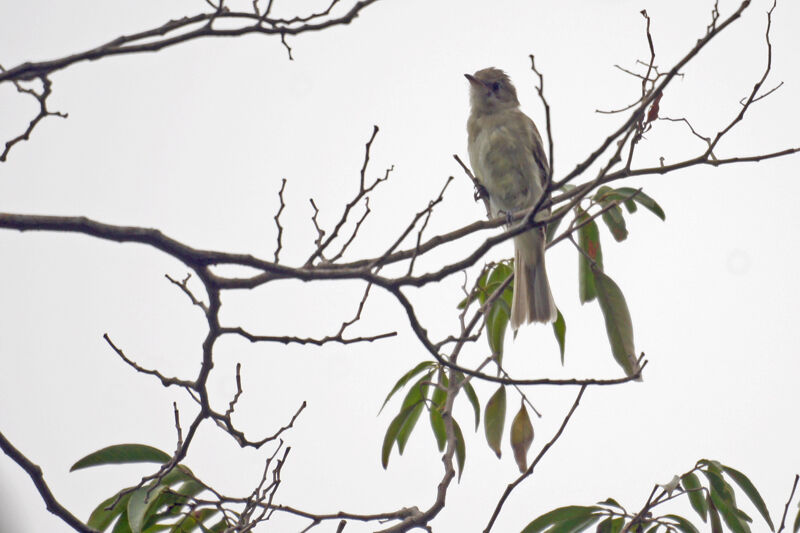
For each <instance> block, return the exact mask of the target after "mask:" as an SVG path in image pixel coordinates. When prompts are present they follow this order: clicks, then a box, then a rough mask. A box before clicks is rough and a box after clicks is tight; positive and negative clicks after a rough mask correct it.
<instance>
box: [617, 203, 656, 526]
mask: <svg viewBox="0 0 800 533" xmlns="http://www.w3.org/2000/svg"><path fill="white" fill-rule="evenodd" d="M622 203H623V205H624V206H625V209H627V210H628V213H631V214H633V213H635V212H636V211H637V210H638V209H639V208H638V207H636V202H635V201H634V200H631V199H628V200H623V201H622ZM656 527H658V526H657V525H656Z"/></svg>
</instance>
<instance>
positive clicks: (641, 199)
mask: <svg viewBox="0 0 800 533" xmlns="http://www.w3.org/2000/svg"><path fill="white" fill-rule="evenodd" d="M617 192H618V193H621V194H623V195H624V196H630V195H631V194H633V193H636V196H634V197H633V198H632V200H634V201H635V202H637V203H639V204H640V205H641V206H642V207H644V208H645V209H649V210H650V211H651V212H652V213H653V214H654V215H656V216H657V217H658V218H660V219H661V220H666V219H667V215H666V214H665V213H664V210H663V209H661V206H660V205H658V203H657V202H656V201H655V200H653V199H652V198H650V197H649V196H647V195H646V194H645V193H644V192H643V191H639V192H636V189H634V188H632V187H620V188H619V189H617Z"/></svg>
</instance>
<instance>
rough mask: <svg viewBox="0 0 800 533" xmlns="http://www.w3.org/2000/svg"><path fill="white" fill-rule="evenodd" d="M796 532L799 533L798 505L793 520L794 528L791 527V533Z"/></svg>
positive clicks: (799, 512) (799, 514)
mask: <svg viewBox="0 0 800 533" xmlns="http://www.w3.org/2000/svg"><path fill="white" fill-rule="evenodd" d="M798 531H800V505H798V510H797V517H796V518H795V519H794V526H793V527H792V533H797V532H798Z"/></svg>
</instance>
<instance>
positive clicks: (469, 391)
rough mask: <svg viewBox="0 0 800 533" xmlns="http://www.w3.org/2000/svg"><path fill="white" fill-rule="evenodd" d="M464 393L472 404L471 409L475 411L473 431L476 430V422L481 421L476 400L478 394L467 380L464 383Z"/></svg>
mask: <svg viewBox="0 0 800 533" xmlns="http://www.w3.org/2000/svg"><path fill="white" fill-rule="evenodd" d="M464 393H465V394H466V395H467V399H468V400H469V403H470V404H472V410H473V411H474V412H475V431H477V430H478V424H480V422H481V404H480V401H479V400H478V394H477V393H476V392H475V389H474V388H473V387H472V383H470V382H469V381H467V382H466V383H464Z"/></svg>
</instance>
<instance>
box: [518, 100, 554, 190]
mask: <svg viewBox="0 0 800 533" xmlns="http://www.w3.org/2000/svg"><path fill="white" fill-rule="evenodd" d="M524 116H525V118H526V119H527V121H528V125H529V126H530V128H529V129H528V131H529V133H530V137H529V139H528V141H529V143H530V148H531V151H532V152H533V159H534V160H535V161H536V165H537V166H538V167H539V168H540V169H541V170H542V174H541V176H540V177H539V179H540V181H541V183H542V187H544V185H545V183H546V182H547V176H549V175H550V165H549V164H548V162H547V154H545V153H544V144H543V143H542V136H541V135H539V130H538V129H536V124H534V122H533V120H531V118H530V117H529V116H527V115H524Z"/></svg>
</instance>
